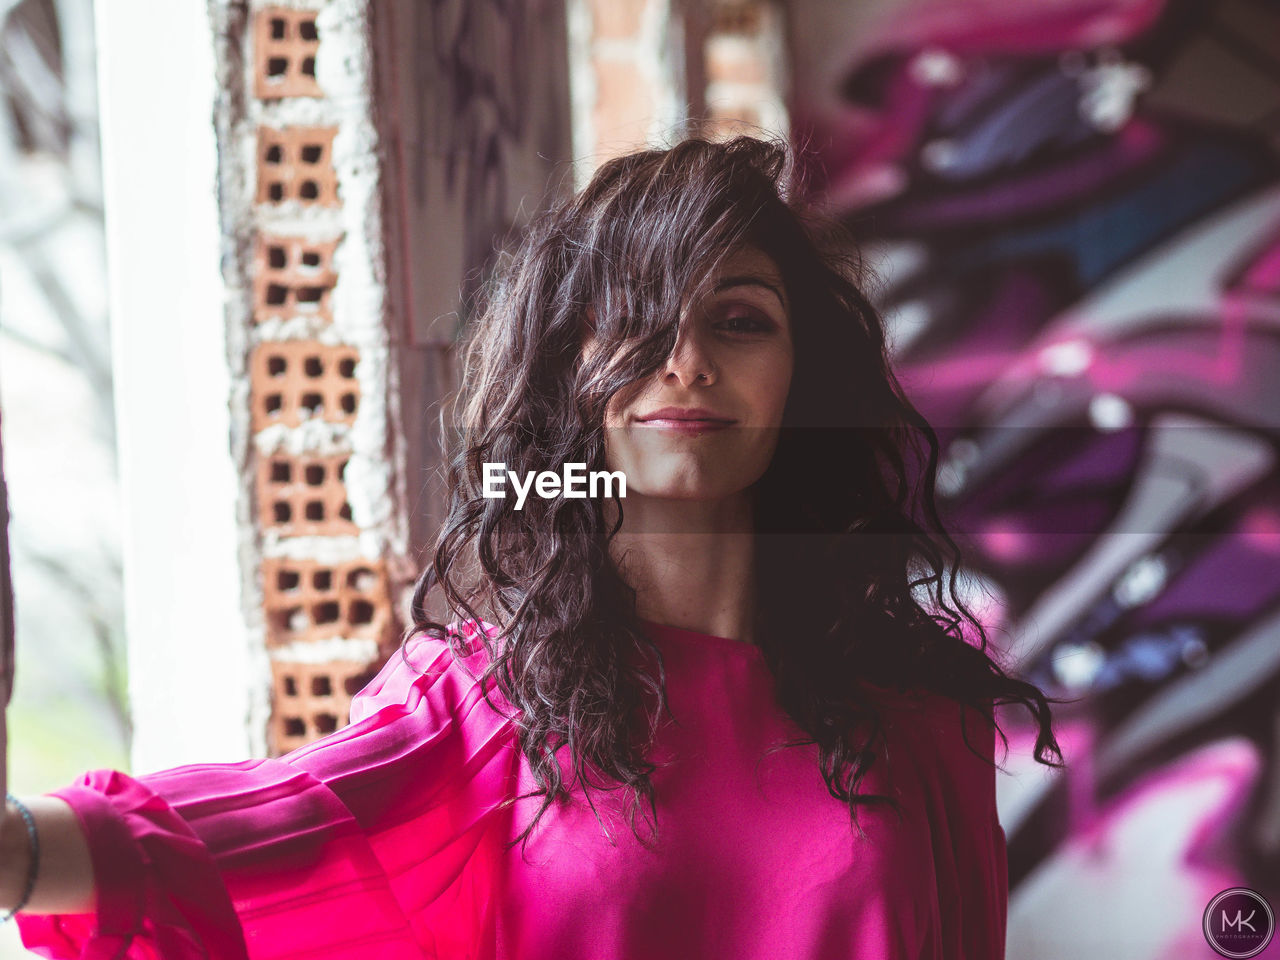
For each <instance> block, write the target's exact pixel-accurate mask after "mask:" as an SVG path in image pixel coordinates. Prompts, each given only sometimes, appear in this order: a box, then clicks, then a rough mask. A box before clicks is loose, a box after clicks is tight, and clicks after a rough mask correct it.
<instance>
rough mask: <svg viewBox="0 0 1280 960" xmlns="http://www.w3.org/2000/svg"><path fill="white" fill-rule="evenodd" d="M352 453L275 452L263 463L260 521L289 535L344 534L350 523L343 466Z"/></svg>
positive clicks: (351, 526) (351, 527) (353, 528)
mask: <svg viewBox="0 0 1280 960" xmlns="http://www.w3.org/2000/svg"><path fill="white" fill-rule="evenodd" d="M349 459H350V454H345V453H344V454H335V455H332V456H316V455H312V454H306V455H303V456H298V457H295V456H292V455H290V454H288V453H275V454H272V455H271V456H269V457H263V458H262V459H261V460H260V461H259V465H258V523H259V525H260V526H261V527H262V528H263V529H272V530H276V531H277V532H279V533H280V534H282V535H284V536H313V537H320V536H342V535H344V534H345V535H349V534H353V533H356V532H357V527H356V525H355V524H354V523H352V522H351V506H350V504H349V503H348V502H347V485H346V482H345V480H344V477H343V471H344V470H346V468H347V461H348V460H349Z"/></svg>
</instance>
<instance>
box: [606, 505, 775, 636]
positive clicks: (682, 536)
mask: <svg viewBox="0 0 1280 960" xmlns="http://www.w3.org/2000/svg"><path fill="white" fill-rule="evenodd" d="M753 529H754V527H753V522H752V512H751V503H750V500H749V498H748V497H747V495H746V494H740V495H737V496H734V497H730V498H726V499H724V500H717V501H706V500H667V499H659V498H651V497H645V496H643V495H628V497H627V499H626V502H625V505H624V507H623V525H622V529H621V530H620V531H619V532H618V535H617V536H616V537H614V539H613V542H612V544H611V549H610V554H611V556H612V558H613V562H614V564H615V565H616V566H617V568H618V570H619V573H620V574H621V575H622V577H623V579H624V580H625V581H626V582H627V583H628V584H630V585H631V587H632V588H634V589H635V591H636V607H637V613H638V614H639V615H640V616H641V617H642V618H644V619H646V620H652V621H653V622H655V623H665V624H668V625H670V626H673V627H683V628H685V629H687V630H693V631H696V632H698V633H707V634H711V635H713V636H717V637H728V638H730V639H733V640H741V641H743V642H746V643H754V642H756V638H755V636H754V619H755V586H756V584H755V537H754V535H753V533H752V531H753Z"/></svg>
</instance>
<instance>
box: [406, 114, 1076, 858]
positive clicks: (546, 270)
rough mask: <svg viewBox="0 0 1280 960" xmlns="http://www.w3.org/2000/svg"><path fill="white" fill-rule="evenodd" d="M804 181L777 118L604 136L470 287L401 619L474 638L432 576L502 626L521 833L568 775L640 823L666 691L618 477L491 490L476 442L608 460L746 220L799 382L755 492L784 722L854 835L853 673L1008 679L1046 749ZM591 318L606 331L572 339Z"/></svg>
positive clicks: (513, 457)
mask: <svg viewBox="0 0 1280 960" xmlns="http://www.w3.org/2000/svg"><path fill="white" fill-rule="evenodd" d="M803 192H804V191H803V177H802V176H801V175H800V173H799V165H798V163H797V162H796V156H795V154H793V153H792V151H791V150H790V148H789V147H788V146H787V145H786V144H785V143H780V142H774V141H766V140H761V139H756V138H751V137H738V138H736V139H733V140H731V141H728V142H724V143H716V142H709V141H707V140H703V139H698V138H691V139H688V140H685V141H682V142H680V143H678V144H676V145H675V146H673V147H671V148H670V149H666V150H645V151H641V152H637V153H632V154H629V155H627V156H622V157H618V158H617V159H614V160H610V161H609V162H607V163H605V164H603V165H602V166H601V167H600V168H599V170H598V171H597V172H596V173H595V175H594V177H593V178H592V179H591V181H590V183H588V184H587V186H586V187H585V188H584V189H583V190H582V191H581V192H579V193H578V194H577V195H576V196H575V197H573V198H572V199H569V200H566V201H563V202H561V203H559V204H556V205H555V206H553V207H552V208H551V209H550V210H548V211H547V212H546V213H545V214H543V215H542V216H541V217H539V218H538V219H537V220H536V221H535V222H534V223H533V224H532V225H531V226H530V227H529V229H528V230H527V231H526V232H525V233H524V234H523V238H522V241H521V242H520V243H519V245H518V248H517V249H515V250H514V252H512V253H510V254H508V255H506V256H505V257H504V258H503V259H502V260H501V261H500V263H499V267H498V269H497V271H496V273H495V278H496V279H495V280H494V281H493V282H492V283H491V284H490V286H489V287H488V289H487V290H485V291H484V293H483V294H482V300H481V302H480V304H479V309H478V310H477V312H476V319H475V320H474V322H473V328H472V331H471V335H470V338H469V339H468V341H467V343H466V345H465V350H464V370H465V373H464V377H463V381H462V385H461V388H460V391H459V395H458V398H457V405H456V408H455V409H456V417H455V419H456V426H455V427H454V435H453V436H452V442H453V443H454V444H455V446H454V449H453V450H452V451H451V452H450V460H449V468H448V490H449V510H448V515H447V518H446V520H445V522H444V524H443V525H442V528H441V531H440V535H439V539H438V541H437V543H436V546H435V552H434V556H433V558H432V561H431V563H430V565H429V566H428V567H427V568H426V569H425V570H424V571H423V573H422V576H421V577H420V578H419V580H418V582H417V585H416V590H415V593H414V598H413V605H412V618H413V623H412V625H411V626H409V627H408V628H407V629H406V631H405V639H406V640H407V639H408V638H409V637H410V636H411V635H414V634H416V633H419V632H421V633H426V634H428V635H430V636H435V637H440V638H444V639H447V640H448V642H449V643H450V645H451V648H452V650H453V651H454V653H455V655H456V656H459V657H463V656H466V655H467V654H468V653H470V652H472V650H473V649H474V648H468V646H467V644H466V643H465V642H464V640H463V638H462V636H461V635H460V634H459V633H458V632H457V630H456V627H454V626H451V625H446V624H445V623H442V622H439V621H437V620H435V619H433V618H432V617H431V616H430V615H429V613H428V600H429V597H430V595H431V593H432V591H433V590H435V589H436V588H439V590H440V592H441V593H442V595H443V600H444V602H445V604H446V606H447V609H448V610H449V611H450V614H451V616H452V617H453V618H454V624H456V623H458V622H461V623H471V622H475V623H480V622H487V623H490V624H493V625H494V626H496V627H497V630H496V631H494V632H492V633H488V632H483V631H482V632H479V633H478V634H473V636H475V637H476V638H477V639H478V640H479V642H481V643H483V644H484V646H485V647H486V648H487V652H488V658H487V659H488V666H487V667H486V669H485V671H484V679H485V680H486V681H488V680H492V681H493V682H494V683H495V684H496V686H497V688H498V689H499V690H500V691H501V693H502V695H503V696H504V697H505V698H506V700H507V702H508V704H509V705H510V706H511V707H513V708H514V715H515V722H516V724H517V728H518V736H519V743H520V749H521V750H522V752H523V754H524V756H525V757H526V758H527V760H528V763H529V767H530V769H531V771H532V774H533V777H534V778H535V780H536V783H537V784H538V789H536V790H535V791H534V792H533V793H532V794H527V795H526V796H541V797H542V801H541V805H540V807H539V809H538V811H537V814H536V816H535V817H534V818H533V820H532V822H530V824H529V825H528V827H527V828H526V829H525V830H524V832H523V833H521V834H520V836H519V837H517V838H516V839H515V840H514V841H512V843H515V842H518V841H521V840H525V839H527V838H528V836H529V834H530V832H531V831H532V829H533V827H534V826H535V825H536V823H537V821H538V820H539V819H541V817H542V816H543V814H544V813H545V812H546V810H547V808H548V807H549V806H550V805H551V804H552V802H554V801H560V800H563V799H566V798H567V797H568V796H569V795H570V793H571V788H572V784H573V781H574V780H575V779H576V780H577V781H578V783H579V784H580V785H581V787H582V788H583V790H584V792H585V793H586V797H587V800H588V802H590V803H591V806H592V809H593V811H596V807H595V803H594V802H593V801H592V797H591V794H592V792H593V791H595V790H617V789H622V790H624V791H625V793H624V797H625V799H626V804H627V808H628V812H629V821H630V826H631V829H632V830H633V831H634V832H635V833H636V836H637V838H639V839H640V840H641V842H647V841H646V840H645V838H643V837H641V836H640V832H639V830H638V829H637V827H636V821H635V815H636V812H637V809H643V808H645V807H646V806H647V812H646V814H645V816H646V819H648V818H649V817H650V816H651V817H652V822H651V826H652V828H653V829H654V831H656V829H657V809H656V805H655V799H654V790H653V786H652V783H651V774H652V773H653V772H654V771H655V770H656V767H655V765H654V764H653V763H652V762H651V761H650V759H649V757H648V754H649V752H650V748H651V747H652V745H653V742H654V738H655V736H656V734H657V731H658V729H659V726H660V724H661V722H662V717H663V715H665V714H668V711H667V702H666V694H665V683H666V674H665V671H664V669H663V665H662V656H661V652H660V650H659V649H658V647H657V645H656V644H655V643H654V641H653V640H652V639H651V638H650V637H649V636H648V635H647V634H646V633H645V631H644V630H643V628H642V624H641V623H640V621H639V618H638V616H637V612H636V594H635V591H634V590H633V589H632V588H631V587H630V586H629V585H628V584H627V583H626V582H625V581H624V580H623V579H622V577H621V575H620V574H619V572H618V570H617V569H616V568H615V566H614V564H613V562H612V560H611V557H610V550H609V546H610V541H611V539H612V537H613V536H614V535H615V534H616V533H617V532H618V530H619V528H620V526H621V523H622V514H623V510H624V509H625V503H624V501H623V500H621V499H619V498H618V497H616V496H615V497H614V498H613V500H612V503H613V504H614V505H615V507H616V513H615V514H614V522H613V523H612V524H611V523H609V522H608V519H607V517H608V515H607V513H606V510H605V507H606V505H607V503H608V501H605V500H599V499H593V498H582V499H577V498H554V499H541V498H532V497H531V498H529V499H528V500H527V501H526V502H525V504H524V506H523V509H522V510H520V511H516V510H515V507H514V500H513V499H512V498H500V499H495V498H486V497H484V496H483V485H482V475H481V469H482V465H483V464H484V463H486V462H503V463H505V464H506V466H507V469H510V470H514V471H516V472H517V473H518V474H519V475H521V476H523V475H525V472H526V471H530V470H533V471H541V470H553V471H555V472H557V473H558V472H559V470H560V467H561V465H562V464H564V463H566V462H580V463H584V464H586V466H587V469H588V470H590V471H594V470H604V469H607V465H606V462H605V442H604V437H605V429H604V422H605V408H606V405H607V404H608V402H609V399H610V398H611V397H612V396H613V395H614V394H615V393H617V392H618V391H620V390H624V389H626V388H628V387H633V386H634V385H635V384H637V383H638V382H640V381H641V380H642V379H645V378H651V377H652V376H653V375H654V374H655V372H656V371H658V370H659V369H660V368H661V367H662V365H663V364H664V363H665V362H666V360H667V358H668V356H669V354H670V353H671V351H672V349H673V348H674V346H675V342H676V334H677V325H678V321H679V318H680V316H681V311H682V309H683V308H684V307H685V306H686V305H687V304H688V303H689V302H691V299H692V298H693V297H696V296H697V295H699V293H700V292H701V291H702V290H704V289H705V288H706V285H707V284H708V283H709V282H710V279H711V277H712V273H713V271H714V269H715V267H716V265H717V264H718V263H719V262H720V261H721V260H722V259H723V258H724V257H725V256H727V255H728V254H729V253H730V252H731V251H733V250H735V249H738V248H740V247H741V246H743V245H754V246H755V247H757V248H759V249H760V250H762V251H763V252H764V253H766V254H768V255H769V256H770V257H772V258H773V260H774V261H775V262H776V263H777V265H778V267H779V268H780V270H781V273H782V276H783V279H784V283H785V288H786V293H787V296H788V298H789V302H790V305H791V311H790V312H791V325H792V339H793V344H794V350H795V353H794V356H795V367H794V373H793V377H792V381H791V383H792V386H791V388H790V393H789V395H788V399H787V404H786V408H785V411H784V416H783V422H782V427H781V430H780V432H779V435H778V445H777V448H776V452H775V454H774V456H773V459H772V461H771V463H770V466H769V468H768V470H767V471H766V473H765V474H764V475H763V476H762V477H761V478H760V480H758V481H757V483H756V484H755V485H754V488H753V491H752V493H753V503H754V518H755V524H756V536H757V538H759V539H760V541H761V542H760V543H759V544H758V548H757V550H756V551H755V554H756V557H757V559H756V574H757V583H758V585H759V596H758V602H757V618H756V637H758V638H759V643H760V646H761V648H762V652H763V654H764V657H765V661H766V663H767V664H768V667H769V669H770V670H771V672H772V674H773V676H774V678H775V685H776V695H777V698H778V701H779V703H780V705H781V706H782V707H783V708H784V709H785V710H786V712H787V713H788V714H789V715H790V716H791V718H792V719H794V721H795V723H796V725H797V726H798V727H799V728H800V730H801V731H802V732H803V736H802V737H800V738H797V739H796V740H795V741H793V743H792V744H790V745H795V744H815V743H816V744H817V747H818V763H819V766H820V768H821V772H822V776H823V778H824V779H825V781H826V783H827V786H828V789H829V791H830V793H831V796H832V797H833V798H835V799H837V800H840V801H843V802H845V803H846V804H848V806H849V810H850V815H851V819H852V821H853V825H854V827H855V828H856V829H857V830H858V832H859V834H860V835H863V834H862V829H861V826H860V825H859V824H858V817H857V810H858V807H859V805H862V804H870V803H889V804H890V805H891V806H895V807H896V804H894V802H893V801H892V799H891V798H889V797H884V796H878V795H875V794H871V793H864V792H862V791H861V790H860V789H859V783H860V781H861V780H862V778H863V776H864V775H865V774H866V772H867V770H868V768H869V766H870V764H872V763H873V762H874V760H875V751H874V747H875V745H876V742H877V741H878V740H879V739H880V738H881V737H882V736H883V733H884V731H883V724H882V721H881V718H880V712H879V710H878V709H877V706H876V700H875V697H874V696H872V695H871V694H870V692H869V691H867V690H865V689H864V688H863V687H862V686H861V685H860V683H859V681H861V680H866V681H870V682H872V683H874V684H876V685H879V686H881V687H889V688H896V689H898V690H900V691H906V690H912V689H924V690H929V691H935V692H938V693H941V694H944V695H946V696H948V697H951V698H953V699H955V700H957V701H960V702H962V703H965V704H968V705H970V706H972V707H974V708H975V709H976V710H978V711H979V713H980V714H981V715H983V716H984V717H986V718H987V719H988V720H989V721H990V722H991V723H992V724H995V718H994V716H993V713H994V709H993V708H994V705H995V704H997V703H1005V704H1008V703H1020V704H1022V705H1024V706H1025V707H1026V708H1027V709H1028V710H1029V711H1030V712H1031V713H1032V715H1033V716H1034V718H1035V722H1036V724H1037V726H1038V733H1037V737H1036V744H1035V756H1036V759H1037V760H1039V761H1040V762H1041V763H1045V764H1046V765H1049V766H1055V767H1059V766H1061V765H1062V754H1061V751H1060V750H1059V747H1058V744H1057V741H1056V739H1055V737H1054V734H1053V731H1052V726H1051V716H1050V709H1049V701H1048V700H1047V699H1046V697H1045V696H1044V695H1043V694H1042V693H1041V691H1040V690H1039V689H1038V688H1037V687H1036V686H1034V685H1033V684H1031V683H1028V682H1026V681H1023V680H1020V679H1016V678H1014V677H1011V676H1009V675H1008V674H1007V673H1006V672H1005V670H1004V669H1002V667H1001V666H1000V665H999V664H998V663H997V662H996V660H995V659H993V657H992V655H991V654H990V652H989V651H988V640H987V636H986V634H985V632H984V630H983V628H982V625H981V624H980V623H979V622H978V620H977V619H976V618H975V617H974V616H973V615H972V614H971V612H970V611H969V610H968V609H967V608H966V606H965V604H964V602H963V601H962V600H961V598H960V596H959V593H958V591H957V575H958V572H959V569H960V555H959V550H958V549H957V546H956V544H955V542H954V540H953V539H952V538H951V537H950V536H949V535H948V534H947V532H946V531H945V530H944V528H943V525H942V523H941V522H940V520H939V516H938V512H937V508H936V505H935V496H934V474H935V472H936V468H937V461H938V440H937V437H936V434H935V433H934V431H933V430H932V429H931V427H930V426H929V424H928V423H927V422H926V421H925V420H924V418H923V417H922V416H921V415H920V413H919V412H917V411H916V409H915V408H914V407H913V406H912V404H911V403H910V402H909V401H908V399H907V398H906V396H905V395H904V393H903V390H902V388H901V387H900V385H899V383H898V381H897V379H896V377H895V375H894V373H893V370H892V369H891V366H890V362H889V357H888V353H887V349H886V343H885V331H884V325H883V323H882V320H881V318H880V316H879V315H878V313H877V311H876V310H875V309H874V308H873V306H872V305H871V303H870V301H869V300H868V298H867V296H866V295H865V294H864V292H863V289H862V285H861V279H862V266H861V263H860V261H859V259H858V257H857V254H856V252H854V251H855V247H854V244H853V243H852V240H851V237H850V236H849V235H848V234H847V233H846V232H845V231H843V230H842V229H841V228H840V227H839V226H838V225H837V224H836V223H835V222H834V221H831V220H829V219H827V218H825V217H823V216H822V215H821V214H820V213H819V212H818V211H817V210H816V209H814V208H810V207H809V206H808V205H807V204H806V202H805V200H804V199H803ZM588 334H593V335H594V336H595V337H596V338H598V342H599V343H601V344H602V345H603V346H604V347H605V349H602V350H593V351H590V352H589V354H584V351H583V350H582V345H583V342H584V338H585V337H586V336H587V335H588ZM765 538H767V548H766V544H765V543H764V542H763V541H764V540H765ZM966 630H967V631H968V633H969V636H968V637H966V635H965V633H966ZM998 729H999V728H998V726H997V730H998ZM1000 736H1001V739H1002V740H1004V743H1005V748H1006V750H1007V748H1008V740H1007V738H1006V737H1005V735H1004V732H1003V731H1000ZM966 737H967V734H966ZM966 742H967V739H966ZM970 749H972V746H970ZM561 751H564V752H565V753H564V755H563V760H564V762H563V765H562V762H561V756H562V754H561ZM975 752H978V751H975ZM979 755H981V754H979ZM1053 758H1056V759H1053ZM566 773H569V774H570V776H569V778H568V779H566ZM596 817H597V819H598V820H599V812H598V811H596ZM602 826H603V823H602ZM607 832H608V831H607V829H606V833H607Z"/></svg>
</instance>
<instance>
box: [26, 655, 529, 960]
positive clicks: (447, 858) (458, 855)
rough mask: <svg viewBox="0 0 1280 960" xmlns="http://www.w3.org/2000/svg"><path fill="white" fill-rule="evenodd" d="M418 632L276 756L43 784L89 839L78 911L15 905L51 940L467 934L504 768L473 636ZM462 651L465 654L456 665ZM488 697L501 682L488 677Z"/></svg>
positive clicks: (253, 954)
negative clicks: (88, 869)
mask: <svg viewBox="0 0 1280 960" xmlns="http://www.w3.org/2000/svg"><path fill="white" fill-rule="evenodd" d="M464 635H465V636H466V637H467V639H468V641H469V642H471V644H472V647H471V649H472V655H471V656H469V657H467V658H466V659H464V660H459V661H455V660H454V658H453V655H452V653H451V651H450V650H449V649H448V646H447V644H446V643H445V642H444V641H442V640H434V639H431V638H427V637H423V636H418V637H414V638H413V639H411V640H410V641H409V643H408V644H407V645H406V647H405V649H404V655H403V656H402V655H401V653H400V652H397V653H396V654H394V655H393V656H392V658H391V659H390V660H389V661H388V663H387V664H386V666H385V667H384V668H383V669H382V671H381V672H380V673H379V674H378V676H377V677H376V678H375V679H374V680H373V681H372V682H371V683H370V684H369V685H368V686H367V687H366V688H365V689H364V690H363V691H362V692H361V693H360V694H359V695H357V697H356V698H355V700H354V701H353V703H352V707H351V724H350V725H349V726H347V727H345V728H343V729H342V730H339V731H336V732H335V733H333V734H330V735H329V736H327V737H325V738H323V739H322V740H319V741H317V742H315V743H313V744H310V745H308V746H305V747H302V748H300V749H298V750H296V751H294V752H293V753H291V754H289V755H287V756H285V757H282V758H280V759H256V760H247V761H244V762H241V763H232V764H202V765H192V766H184V767H179V768H177V769H173V770H166V771H162V772H159V773H153V774H148V775H145V776H136V777H134V776H128V775H126V774H123V773H120V772H118V771H110V770H99V771H94V772H92V773H89V774H86V775H85V776H84V777H83V778H82V779H81V780H80V782H78V783H76V784H74V785H72V786H69V787H66V788H65V789H62V790H58V791H55V793H54V795H55V796H58V797H61V798H62V799H63V800H65V801H66V802H67V803H69V804H70V805H71V807H72V808H73V810H74V811H75V813H76V815H77V817H78V818H79V820H80V822H81V824H82V826H83V828H84V831H85V835H86V837H87V839H88V843H89V850H90V855H91V858H92V862H93V872H94V882H95V887H96V891H97V902H96V911H95V912H94V913H89V914H62V915H50V916H38V915H31V914H19V915H18V918H17V922H18V926H19V930H20V933H21V936H22V939H23V943H24V944H25V946H26V947H27V948H28V949H29V950H32V951H34V952H35V953H37V954H39V955H41V956H46V957H58V958H64V957H65V958H72V957H84V958H99V957H101V958H106V957H113V958H164V960H187V958H197V957H214V958H229V960H232V958H233V960H248V958H253V960H259V958H262V960H266V958H272V960H277V958H286V957H297V958H301V957H309V958H329V960H340V958H348V957H349V958H355V957H369V956H378V957H386V958H389V960H424V958H434V957H437V956H445V955H452V954H451V953H450V951H451V950H452V949H453V948H454V947H455V946H459V945H461V944H464V943H465V942H466V938H467V937H468V936H470V935H471V933H470V931H471V930H472V929H473V924H474V918H473V912H474V910H476V909H483V903H484V902H485V898H484V897H483V894H482V891H480V890H478V889H477V888H476V886H477V883H483V881H484V878H485V874H486V870H485V868H484V866H483V865H482V864H473V865H472V867H471V869H466V870H464V867H465V866H466V865H467V864H468V861H469V860H471V859H472V857H473V855H474V853H475V851H476V849H477V846H478V845H479V839H480V836H481V835H482V833H483V832H484V830H485V828H486V825H487V824H488V822H489V818H490V817H491V816H493V815H495V814H496V813H497V812H498V811H499V809H500V807H501V805H502V801H503V799H504V798H505V797H506V796H507V795H508V792H509V788H510V786H511V783H512V782H513V780H512V778H513V777H514V776H515V774H516V772H517V771H516V770H514V769H512V758H513V757H518V756H519V751H518V750H514V751H513V750H511V749H509V746H510V743H511V740H512V738H513V737H514V734H515V729H514V725H513V724H512V723H511V722H510V711H509V710H501V711H499V710H495V709H493V708H491V707H490V706H489V704H487V703H486V702H485V700H484V699H483V697H482V696H481V689H480V685H479V683H478V682H477V681H476V680H475V679H473V678H472V677H471V676H469V675H468V672H467V669H469V670H471V671H472V672H474V673H475V674H477V675H478V674H479V672H480V670H481V669H482V668H483V664H484V656H485V655H484V653H483V651H482V650H481V648H480V647H479V644H478V641H477V640H476V637H475V635H474V634H473V633H465V634H464ZM464 667H465V668H467V669H464ZM491 696H492V699H493V702H494V704H495V705H498V706H500V707H501V706H502V705H503V704H502V701H501V700H500V697H499V695H498V694H497V693H496V692H495V693H493V694H492V695H491Z"/></svg>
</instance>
